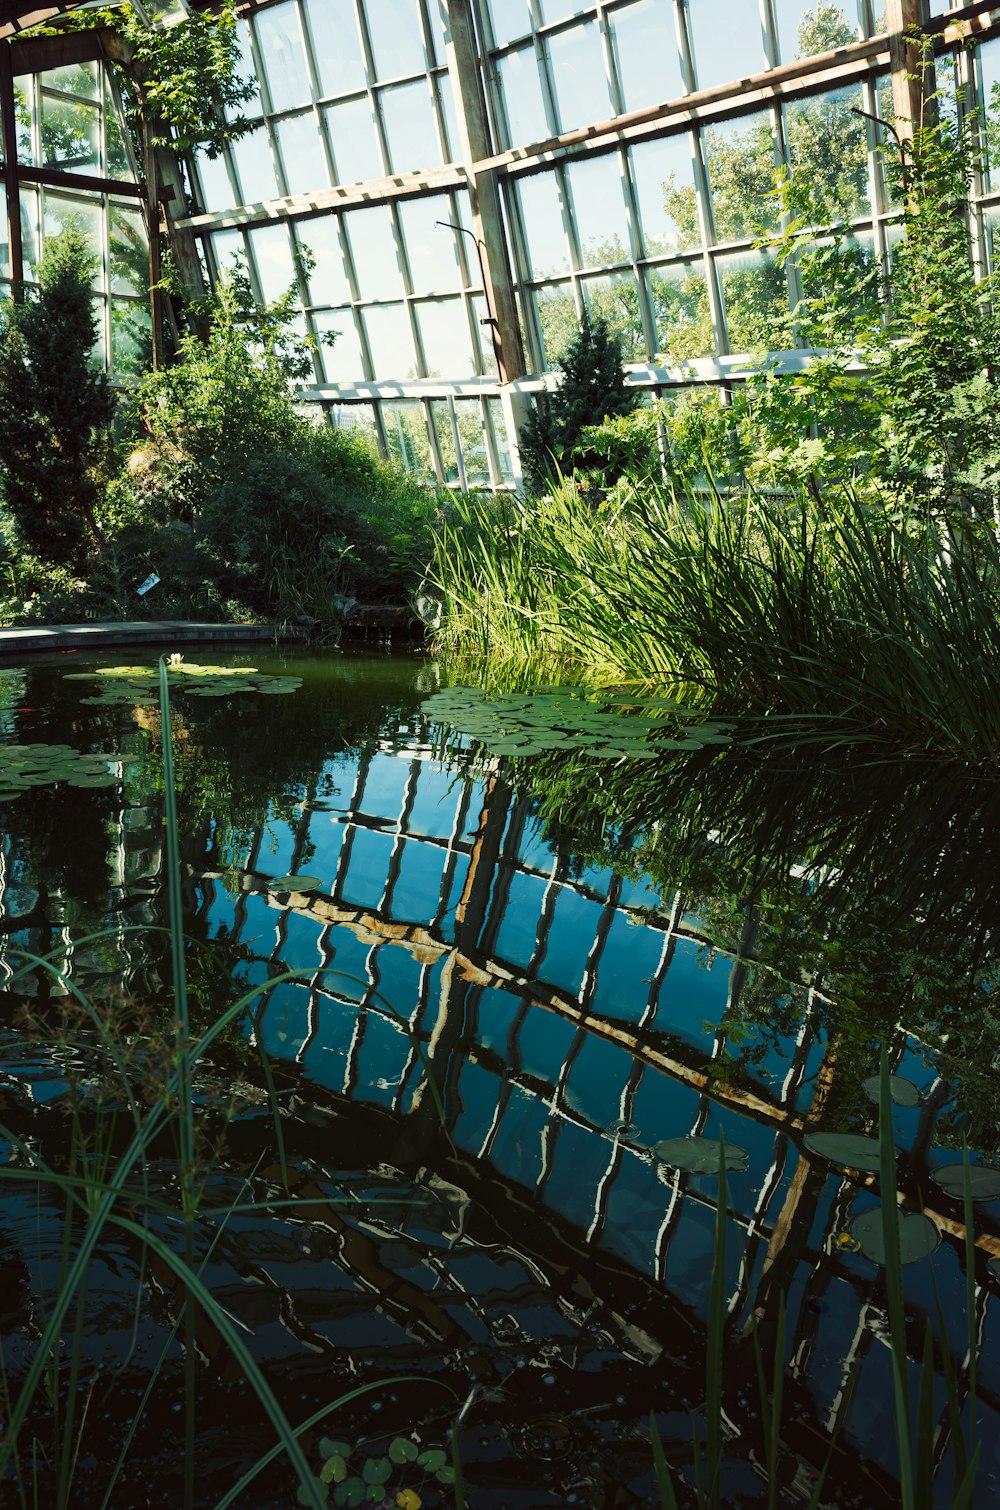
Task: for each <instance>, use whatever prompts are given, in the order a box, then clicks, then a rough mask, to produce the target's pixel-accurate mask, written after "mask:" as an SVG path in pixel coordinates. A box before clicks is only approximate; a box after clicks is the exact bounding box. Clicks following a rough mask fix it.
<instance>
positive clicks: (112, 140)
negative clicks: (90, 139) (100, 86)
mask: <svg viewBox="0 0 1000 1510" xmlns="http://www.w3.org/2000/svg"><path fill="white" fill-rule="evenodd" d="M104 145H105V151H106V152H107V172H108V177H109V178H127V179H131V178H133V177H134V174H133V171H132V159H131V158H130V156H129V152H128V147H127V146H126V144H125V135H124V132H123V131H122V125H121V121H120V120H119V118H118V106H117V104H116V103H115V97H114V94H113V93H112V91H111V89H110V88H109V86H108V84H107V81H105V85H104Z"/></svg>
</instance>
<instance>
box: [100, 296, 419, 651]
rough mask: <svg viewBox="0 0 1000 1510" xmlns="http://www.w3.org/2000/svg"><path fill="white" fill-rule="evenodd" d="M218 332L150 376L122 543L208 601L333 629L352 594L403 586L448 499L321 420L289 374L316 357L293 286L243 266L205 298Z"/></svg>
mask: <svg viewBox="0 0 1000 1510" xmlns="http://www.w3.org/2000/svg"><path fill="white" fill-rule="evenodd" d="M202 314H203V315H204V316H205V317H206V320H207V327H208V338H207V341H205V342H202V341H199V340H197V339H196V338H195V337H193V336H186V337H184V338H183V339H182V341H181V346H180V352H179V360H178V362H177V363H176V364H175V365H174V366H171V367H168V368H163V369H160V370H159V371H158V372H156V373H153V374H150V375H149V376H148V377H147V379H146V380H145V382H144V383H142V384H141V385H140V387H139V389H138V390H137V392H136V394H135V396H134V399H133V400H132V403H131V406H130V412H129V415H128V417H127V419H126V423H125V434H126V438H127V442H128V443H129V444H130V445H131V448H132V449H131V453H130V457H129V462H128V465H127V467H126V468H125V470H124V471H123V472H122V474H121V476H120V478H119V479H118V482H117V484H116V486H115V488H113V489H111V490H109V495H108V507H109V509H110V510H111V511H113V513H114V517H115V518H116V520H117V521H118V523H119V532H118V535H117V540H118V544H119V546H120V547H121V548H123V549H125V550H128V549H132V550H134V551H135V552H136V554H138V553H139V551H140V550H142V549H143V548H145V551H146V555H145V560H144V563H143V566H142V569H141V571H140V572H139V573H137V577H138V576H145V575H146V572H147V571H149V570H154V571H156V572H157V573H158V575H160V576H161V578H162V579H163V586H162V589H159V588H158V589H157V599H156V602H157V606H158V608H159V611H161V612H163V611H165V607H164V604H165V601H166V602H168V603H169V602H170V601H171V598H172V597H173V598H175V600H176V601H177V603H178V606H182V605H188V607H189V609H190V610H193V611H196V612H199V613H211V614H215V613H218V612H220V611H222V612H225V613H226V614H228V615H231V616H236V617H239V618H247V617H251V618H252V617H265V618H272V619H278V620H282V621H288V620H294V621H297V622H301V623H304V624H306V625H309V626H312V627H314V628H315V629H317V630H322V631H324V632H329V631H330V630H332V629H333V628H335V626H337V625H338V624H339V623H340V621H341V620H342V618H343V617H344V613H345V611H346V610H347V608H348V607H349V606H350V601H351V600H352V599H361V598H365V599H382V600H385V599H390V600H397V601H398V600H401V599H405V597H406V594H407V592H408V591H409V590H410V589H411V588H412V587H415V586H416V585H417V583H418V581H419V579H420V576H421V574H422V571H423V565H424V562H425V560H426V559H427V558H428V557H429V554H430V544H429V537H428V531H429V527H430V523H431V520H432V517H433V515H434V512H435V509H436V497H435V495H434V493H433V492H432V491H430V490H428V489H425V488H423V487H421V486H420V485H419V484H417V483H415V482H414V481H413V480H412V479H411V478H410V477H409V476H408V475H407V474H406V473H404V472H403V471H402V470H401V469H399V468H396V467H394V466H392V465H391V464H389V463H387V462H385V461H383V460H382V459H381V458H380V457H379V456H378V454H377V453H376V451H375V450H374V447H373V446H371V445H370V444H369V443H368V442H367V441H366V440H364V439H363V438H361V437H359V436H356V435H354V434H351V433H348V432H345V431H341V430H336V429H334V428H333V427H332V426H328V425H324V424H320V425H314V424H312V423H311V422H310V421H309V420H307V419H305V418H303V416H302V415H301V414H299V413H298V412H297V411H296V408H295V403H294V399H293V394H292V389H291V386H290V382H291V379H293V378H294V377H295V376H299V375H301V371H302V364H303V362H304V361H306V360H308V356H307V353H306V351H305V350H304V348H303V346H302V345H301V343H298V342H297V341H295V339H294V338H293V337H292V336H291V334H290V325H291V322H292V320H293V319H294V314H295V306H294V300H293V297H292V295H291V293H289V294H286V295H285V296H284V297H283V298H282V299H280V300H278V301H276V302H275V303H273V304H270V305H267V306H265V307H263V308H260V307H257V306H255V305H254V303H253V300H252V297H251V295H250V291H249V285H248V284H247V282H246V277H245V274H244V273H242V272H241V270H240V269H238V268H237V270H236V272H235V274H234V275H233V277H232V278H231V279H230V280H228V281H226V282H223V284H222V285H221V286H220V288H219V290H218V291H217V293H216V294H215V295H214V296H213V297H212V298H211V299H209V300H206V301H204V304H203V306H202Z"/></svg>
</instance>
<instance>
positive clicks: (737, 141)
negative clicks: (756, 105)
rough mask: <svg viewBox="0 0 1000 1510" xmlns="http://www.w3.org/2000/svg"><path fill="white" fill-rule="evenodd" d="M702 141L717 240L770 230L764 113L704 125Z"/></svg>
mask: <svg viewBox="0 0 1000 1510" xmlns="http://www.w3.org/2000/svg"><path fill="white" fill-rule="evenodd" d="M702 140H703V141H704V144H705V159H706V163H707V165H708V178H709V183H710V185H711V189H712V211H713V215H714V217H715V234H716V236H717V238H718V239H719V240H720V241H738V240H742V239H744V238H746V239H748V240H749V238H750V237H752V236H756V235H758V234H759V232H760V231H761V230H766V229H770V228H771V227H773V226H774V224H775V222H776V218H777V217H776V207H775V204H774V201H773V200H770V199H768V197H767V196H768V195H769V194H770V192H771V190H772V189H773V188H774V171H775V159H774V138H773V136H772V133H771V117H770V115H769V114H765V113H764V112H761V113H760V114H759V115H748V116H743V117H742V118H741V119H739V120H734V121H725V122H723V123H722V124H720V125H718V126H706V127H705V129H704V131H703V133H702Z"/></svg>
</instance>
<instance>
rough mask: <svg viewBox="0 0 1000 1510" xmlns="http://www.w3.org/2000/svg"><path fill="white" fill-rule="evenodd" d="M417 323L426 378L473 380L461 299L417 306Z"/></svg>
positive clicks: (473, 368)
mask: <svg viewBox="0 0 1000 1510" xmlns="http://www.w3.org/2000/svg"><path fill="white" fill-rule="evenodd" d="M417 320H418V323H419V325H420V340H421V343H422V345H423V348H424V360H425V362H426V364H427V376H428V377H443V378H449V379H450V378H465V377H474V376H475V372H476V367H475V363H474V361H473V358H472V341H471V338H470V336H469V321H468V318H467V316H466V313H465V303H464V301H463V300H462V299H438V300H435V302H434V303H433V304H418V305H417Z"/></svg>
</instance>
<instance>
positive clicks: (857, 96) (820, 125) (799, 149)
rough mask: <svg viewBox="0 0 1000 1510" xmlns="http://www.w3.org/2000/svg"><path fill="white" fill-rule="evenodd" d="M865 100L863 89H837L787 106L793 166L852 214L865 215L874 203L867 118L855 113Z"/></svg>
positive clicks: (836, 206)
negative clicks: (854, 109) (869, 169)
mask: <svg viewBox="0 0 1000 1510" xmlns="http://www.w3.org/2000/svg"><path fill="white" fill-rule="evenodd" d="M863 105H864V101H863V99H862V96H861V90H860V89H837V90H835V91H834V92H833V93H832V94H818V95H813V96H812V97H811V98H809V99H807V100H797V101H795V102H794V103H793V104H789V105H786V106H785V129H786V133H787V137H788V150H789V154H790V157H791V163H792V171H793V172H794V173H796V174H802V175H804V176H805V178H806V180H807V181H808V182H809V183H810V184H812V185H813V186H814V187H815V189H816V190H817V191H818V192H819V193H820V194H821V195H822V196H823V197H824V199H825V200H826V201H827V202H828V203H829V205H830V206H831V208H832V209H834V210H835V211H839V212H840V214H841V215H845V216H848V217H851V216H855V215H866V214H868V213H869V206H870V196H869V193H868V141H867V134H866V131H865V123H864V121H863V120H861V118H860V117H859V116H857V115H854V114H853V107H857V108H858V109H861V108H862V107H863Z"/></svg>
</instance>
